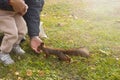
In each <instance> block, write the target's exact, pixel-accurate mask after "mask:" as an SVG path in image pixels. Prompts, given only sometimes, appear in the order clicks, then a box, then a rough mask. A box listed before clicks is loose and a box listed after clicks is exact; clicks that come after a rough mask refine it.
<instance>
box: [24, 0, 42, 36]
mask: <svg viewBox="0 0 120 80" xmlns="http://www.w3.org/2000/svg"><path fill="white" fill-rule="evenodd" d="M25 2H26V4H27V5H28V7H29V8H28V11H27V13H26V14H25V15H24V19H25V21H26V23H27V27H28V35H29V37H30V38H31V37H34V36H39V25H40V13H41V11H42V8H43V5H44V0H25Z"/></svg>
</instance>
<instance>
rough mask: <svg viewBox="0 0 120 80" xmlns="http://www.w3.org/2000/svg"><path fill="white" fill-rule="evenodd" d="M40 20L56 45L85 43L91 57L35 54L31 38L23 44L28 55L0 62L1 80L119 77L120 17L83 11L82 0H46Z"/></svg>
mask: <svg viewBox="0 0 120 80" xmlns="http://www.w3.org/2000/svg"><path fill="white" fill-rule="evenodd" d="M45 1H46V3H45V6H44V9H43V11H42V15H41V20H42V22H43V24H44V25H43V26H44V29H45V32H46V34H47V35H48V37H49V38H48V39H43V41H44V42H45V44H46V45H47V46H50V47H54V48H63V49H69V48H78V47H82V46H85V47H87V48H88V49H89V51H90V53H91V57H90V58H88V59H86V58H82V57H79V56H78V57H74V56H71V58H72V62H71V63H70V64H69V63H66V62H61V61H59V60H58V59H57V58H55V57H54V56H50V57H49V58H48V59H45V58H44V54H39V55H37V54H35V53H34V52H33V51H32V50H31V49H30V47H29V39H27V41H26V42H25V43H23V44H22V46H23V48H24V50H25V51H26V55H25V56H17V55H14V54H11V55H12V58H13V59H14V60H15V64H14V65H10V66H4V65H2V64H1V63H0V80H119V79H120V54H119V53H120V37H119V36H120V21H119V20H120V16H116V17H115V16H107V15H96V14H92V13H88V12H87V11H85V10H83V9H84V8H85V7H86V4H84V3H83V2H82V0H60V1H59V0H45Z"/></svg>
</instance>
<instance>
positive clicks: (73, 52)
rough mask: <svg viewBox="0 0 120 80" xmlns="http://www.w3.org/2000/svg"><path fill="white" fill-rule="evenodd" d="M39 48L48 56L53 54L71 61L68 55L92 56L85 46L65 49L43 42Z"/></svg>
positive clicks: (63, 59)
mask: <svg viewBox="0 0 120 80" xmlns="http://www.w3.org/2000/svg"><path fill="white" fill-rule="evenodd" d="M39 49H41V50H42V51H43V52H44V53H45V54H46V58H47V57H48V56H50V55H51V54H52V55H55V56H57V57H58V58H59V59H60V60H62V61H69V62H70V61H71V59H70V57H69V56H68V55H73V56H81V57H86V58H88V57H89V56H90V54H89V51H88V50H87V49H86V48H84V47H81V48H78V49H68V50H64V49H56V48H50V47H46V46H45V45H44V43H41V46H40V47H39Z"/></svg>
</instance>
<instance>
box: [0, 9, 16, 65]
mask: <svg viewBox="0 0 120 80" xmlns="http://www.w3.org/2000/svg"><path fill="white" fill-rule="evenodd" d="M13 15H14V12H11V11H3V10H0V31H1V32H3V33H4V37H3V39H2V43H1V46H0V60H1V61H2V62H3V63H4V64H12V63H14V61H13V60H12V59H11V57H10V55H9V53H10V51H11V50H12V47H13V44H14V43H15V42H16V41H17V39H18V35H17V33H18V31H17V28H16V24H15V20H14V18H13Z"/></svg>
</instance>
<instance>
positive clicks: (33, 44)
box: [30, 36, 43, 53]
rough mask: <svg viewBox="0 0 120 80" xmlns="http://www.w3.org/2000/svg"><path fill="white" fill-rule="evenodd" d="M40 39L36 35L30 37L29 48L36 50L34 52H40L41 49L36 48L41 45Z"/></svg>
mask: <svg viewBox="0 0 120 80" xmlns="http://www.w3.org/2000/svg"><path fill="white" fill-rule="evenodd" d="M41 43H43V42H42V40H41V39H40V38H39V37H38V36H35V37H32V38H31V41H30V45H31V48H32V49H33V50H34V51H35V52H36V53H40V52H41V50H40V49H38V47H39V46H40V45H41Z"/></svg>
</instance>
